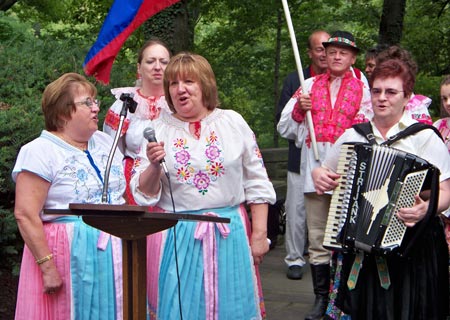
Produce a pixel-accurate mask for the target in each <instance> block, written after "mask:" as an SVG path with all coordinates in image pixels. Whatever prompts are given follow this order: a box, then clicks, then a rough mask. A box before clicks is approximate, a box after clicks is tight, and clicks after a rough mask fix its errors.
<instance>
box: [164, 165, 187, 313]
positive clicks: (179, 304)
mask: <svg viewBox="0 0 450 320" xmlns="http://www.w3.org/2000/svg"><path fill="white" fill-rule="evenodd" d="M166 177H167V182H168V184H169V192H170V200H171V201H172V210H173V213H176V211H175V201H174V198H173V192H172V183H171V181H170V175H169V173H168V172H167V174H166ZM173 246H174V256H175V270H176V274H177V285H178V307H179V312H180V320H183V308H182V303H181V280H180V269H179V265H178V251H177V225H176V224H175V225H174V226H173Z"/></svg>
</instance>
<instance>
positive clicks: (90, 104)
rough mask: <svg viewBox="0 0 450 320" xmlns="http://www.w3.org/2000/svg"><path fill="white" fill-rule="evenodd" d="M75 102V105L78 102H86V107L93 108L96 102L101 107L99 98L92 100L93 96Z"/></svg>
mask: <svg viewBox="0 0 450 320" xmlns="http://www.w3.org/2000/svg"><path fill="white" fill-rule="evenodd" d="M74 104H75V105H77V104H84V105H85V106H86V107H88V108H91V109H92V107H93V106H94V104H95V105H97V107H99V108H100V101H99V100H97V99H95V100H92V99H91V98H87V99H86V100H84V101H79V102H74Z"/></svg>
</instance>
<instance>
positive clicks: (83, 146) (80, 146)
mask: <svg viewBox="0 0 450 320" xmlns="http://www.w3.org/2000/svg"><path fill="white" fill-rule="evenodd" d="M54 134H55V135H56V136H57V137H58V138H60V139H61V140H63V141H64V142H66V143H67V144H70V145H71V146H72V147H75V148H77V149H79V150H81V151H85V150H87V147H88V143H87V142H82V143H79V142H74V141H73V140H71V139H68V138H67V137H66V136H65V134H63V133H59V132H55V133H54Z"/></svg>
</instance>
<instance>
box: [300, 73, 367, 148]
mask: <svg viewBox="0 0 450 320" xmlns="http://www.w3.org/2000/svg"><path fill="white" fill-rule="evenodd" d="M329 83H330V72H329V71H328V72H327V73H325V74H321V75H318V76H316V78H315V81H314V83H313V85H312V88H311V104H312V109H311V115H312V119H313V123H314V132H315V134H316V141H317V142H330V143H334V142H335V141H336V140H337V138H339V137H340V136H341V135H342V133H343V132H344V131H345V130H346V129H348V128H350V127H351V126H352V125H353V124H355V123H360V122H364V121H365V119H364V117H361V119H359V117H356V116H357V113H358V111H359V109H360V105H361V100H362V97H363V86H364V84H363V82H362V81H361V80H359V79H357V78H355V77H353V74H352V72H351V71H347V72H346V73H345V75H344V78H343V79H342V83H341V86H340V89H339V93H338V96H337V99H336V103H335V105H334V107H333V106H332V105H331V96H330V90H329ZM300 93H301V90H298V91H297V92H296V93H295V94H294V98H298V97H299V96H300ZM305 116H306V113H305V112H304V111H303V110H301V109H300V108H299V106H298V103H297V104H296V105H295V107H294V110H293V111H292V118H293V119H294V120H295V121H297V122H302V121H304V119H305ZM306 144H307V146H308V148H310V147H311V137H310V135H309V133H308V135H307V136H306Z"/></svg>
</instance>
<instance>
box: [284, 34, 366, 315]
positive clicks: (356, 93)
mask: <svg viewBox="0 0 450 320" xmlns="http://www.w3.org/2000/svg"><path fill="white" fill-rule="evenodd" d="M323 46H324V47H325V51H326V56H327V63H328V70H327V72H326V73H324V74H321V75H317V76H315V77H313V78H310V79H307V80H306V81H305V83H304V86H303V89H304V92H302V88H299V89H298V90H297V92H296V93H295V94H294V96H293V97H292V99H291V100H290V101H289V102H288V104H287V105H286V107H285V109H284V110H283V113H282V116H281V120H280V124H279V126H280V125H281V126H288V127H289V126H290V127H293V128H295V127H298V129H297V132H298V133H299V134H298V135H297V137H296V144H297V146H298V147H301V149H302V154H301V165H300V171H301V172H302V173H305V174H302V175H301V176H302V179H303V183H302V185H303V186H304V196H305V207H306V222H307V228H308V240H309V262H310V266H311V276H312V279H313V286H314V294H315V296H316V299H315V302H314V306H313V308H312V310H311V312H310V313H309V314H307V316H306V317H305V319H321V318H322V317H323V315H324V314H325V311H326V307H327V304H328V291H329V286H330V258H331V254H330V251H329V250H327V249H325V248H324V247H323V239H324V235H325V227H326V221H327V216H328V210H329V205H330V200H331V194H325V195H317V194H316V192H315V188H314V183H313V181H312V177H311V172H312V170H313V169H314V168H316V167H318V166H320V165H321V162H322V161H323V160H324V158H325V156H326V153H327V151H328V150H329V148H330V147H331V146H332V145H333V144H334V142H335V141H336V140H337V138H338V137H339V136H340V135H341V134H342V133H343V132H344V131H345V129H347V128H349V127H351V125H352V124H354V123H359V122H363V121H367V120H368V118H370V117H371V104H370V93H369V88H368V86H367V85H366V84H365V83H364V82H363V81H361V80H360V79H358V78H357V77H355V75H354V73H353V70H352V65H353V64H354V63H355V61H356V56H357V54H358V52H359V48H358V47H357V46H356V42H355V39H354V37H353V35H352V34H351V33H349V32H346V31H337V32H335V33H333V34H332V35H331V37H330V38H329V39H328V41H326V42H323ZM307 112H311V115H312V120H313V124H314V133H315V137H316V141H317V153H318V156H319V160H317V159H315V154H314V152H313V150H314V149H313V146H312V143H313V139H311V136H310V134H309V131H308V125H307V122H306V113H307ZM302 128H303V129H304V130H302ZM292 131H295V130H292ZM302 132H303V134H301V133H302Z"/></svg>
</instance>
